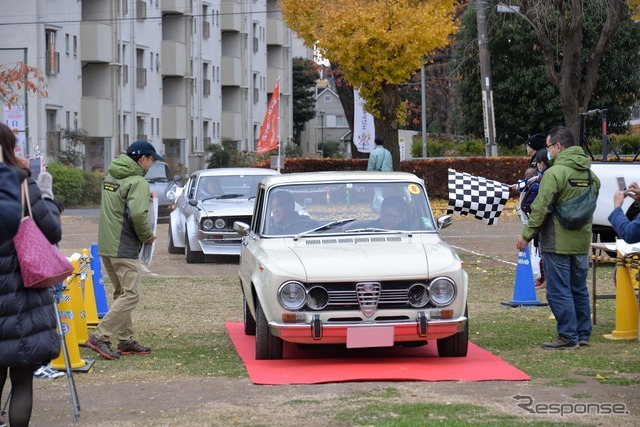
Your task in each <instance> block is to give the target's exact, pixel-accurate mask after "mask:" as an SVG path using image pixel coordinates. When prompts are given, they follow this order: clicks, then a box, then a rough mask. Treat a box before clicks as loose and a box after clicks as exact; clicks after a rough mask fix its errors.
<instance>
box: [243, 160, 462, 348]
mask: <svg viewBox="0 0 640 427" xmlns="http://www.w3.org/2000/svg"><path fill="white" fill-rule="evenodd" d="M298 207H302V208H303V210H304V212H301V211H300V209H299V208H298ZM450 223H451V217H450V216H444V217H441V218H439V219H438V220H437V221H434V219H433V216H432V213H431V208H430V206H429V200H428V197H427V193H426V190H425V187H424V183H423V181H422V180H421V179H419V178H417V177H416V176H415V175H412V174H409V173H402V172H355V171H350V172H317V173H294V174H284V175H279V176H270V177H267V178H265V179H263V180H262V181H261V183H260V185H259V186H258V192H257V198H256V204H255V208H254V213H253V217H252V219H251V222H250V223H245V222H242V221H239V222H236V224H235V226H234V229H235V230H236V231H237V232H238V233H240V234H242V235H243V236H244V238H243V244H242V252H241V254H240V269H239V274H240V282H241V286H242V292H243V295H244V331H245V333H246V334H248V335H254V334H255V336H256V358H257V359H280V358H282V353H283V341H290V342H293V343H298V344H339V345H346V347H347V348H363V347H365V348H367V347H390V346H394V345H406V346H416V345H424V344H426V343H427V341H430V340H436V341H437V346H438V353H439V355H440V356H451V357H464V356H466V354H467V345H468V334H469V330H468V323H467V273H466V272H465V271H464V269H463V267H462V262H461V260H460V258H459V257H458V255H457V254H456V252H455V251H454V250H453V249H452V248H451V247H450V246H449V245H447V244H446V243H444V242H443V241H442V240H441V238H440V234H439V231H440V229H441V228H443V227H446V226H448V225H449V224H450Z"/></svg>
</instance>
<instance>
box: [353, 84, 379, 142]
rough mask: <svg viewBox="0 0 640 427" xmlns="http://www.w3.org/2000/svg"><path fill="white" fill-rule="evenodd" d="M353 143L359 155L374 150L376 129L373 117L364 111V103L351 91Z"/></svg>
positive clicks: (355, 91) (356, 92)
mask: <svg viewBox="0 0 640 427" xmlns="http://www.w3.org/2000/svg"><path fill="white" fill-rule="evenodd" d="M353 101H354V104H355V105H354V111H353V134H354V135H353V143H354V144H355V146H356V147H357V148H358V151H359V152H361V153H370V152H372V151H373V149H374V148H376V145H375V143H374V142H373V140H374V138H375V137H376V129H375V126H374V123H373V116H372V115H371V114H369V113H367V112H366V111H365V110H364V103H365V101H364V100H363V99H362V98H360V95H359V94H358V91H357V90H355V89H354V90H353Z"/></svg>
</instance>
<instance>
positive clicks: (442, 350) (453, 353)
mask: <svg viewBox="0 0 640 427" xmlns="http://www.w3.org/2000/svg"><path fill="white" fill-rule="evenodd" d="M467 313H468V310H467V309H466V308H465V310H464V315H465V316H466V317H467V323H466V324H465V325H464V330H463V331H462V332H458V333H457V334H455V335H451V336H450V337H447V338H441V339H439V340H438V356H440V357H466V356H467V348H468V347H469V315H468V314H467Z"/></svg>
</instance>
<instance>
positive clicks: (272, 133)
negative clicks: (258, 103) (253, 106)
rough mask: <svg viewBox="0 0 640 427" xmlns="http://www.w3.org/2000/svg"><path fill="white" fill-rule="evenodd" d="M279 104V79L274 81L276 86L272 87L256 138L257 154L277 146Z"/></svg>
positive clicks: (278, 137)
mask: <svg viewBox="0 0 640 427" xmlns="http://www.w3.org/2000/svg"><path fill="white" fill-rule="evenodd" d="M279 104H280V80H278V82H277V83H276V87H275V88H274V89H273V94H272V95H271V100H269V105H268V106H267V112H266V113H265V115H264V120H263V121H262V129H260V138H258V148H257V149H256V152H257V153H258V154H263V153H266V152H267V151H271V150H273V149H275V148H278V140H279V139H280V135H279V131H278V121H279V119H280V113H279V111H278V106H279Z"/></svg>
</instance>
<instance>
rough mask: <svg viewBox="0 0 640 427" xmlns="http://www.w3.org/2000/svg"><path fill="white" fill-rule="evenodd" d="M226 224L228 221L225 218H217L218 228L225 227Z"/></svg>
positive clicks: (216, 224)
mask: <svg viewBox="0 0 640 427" xmlns="http://www.w3.org/2000/svg"><path fill="white" fill-rule="evenodd" d="M226 224H227V222H226V221H225V220H224V219H222V218H218V219H216V222H215V226H216V228H217V229H218V230H220V229H223V228H224V226H225V225H226Z"/></svg>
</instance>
